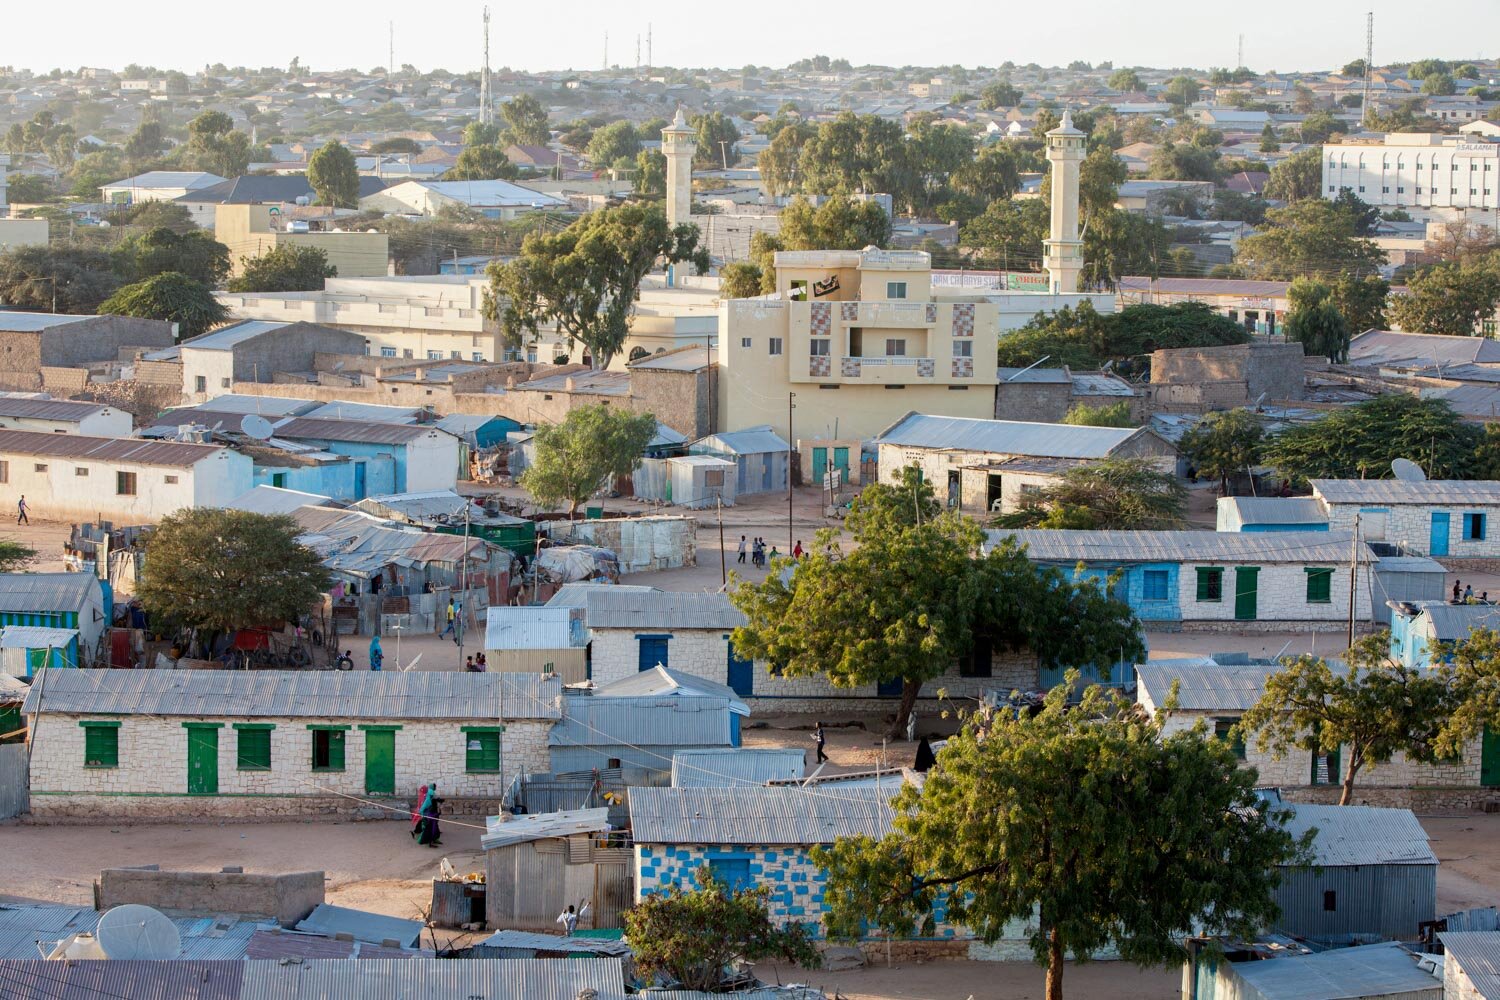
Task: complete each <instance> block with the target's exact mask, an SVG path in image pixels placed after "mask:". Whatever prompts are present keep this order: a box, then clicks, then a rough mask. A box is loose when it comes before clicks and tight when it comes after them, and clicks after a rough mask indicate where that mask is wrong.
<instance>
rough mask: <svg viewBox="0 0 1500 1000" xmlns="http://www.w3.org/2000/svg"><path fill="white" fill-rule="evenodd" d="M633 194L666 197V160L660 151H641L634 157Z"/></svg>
mask: <svg viewBox="0 0 1500 1000" xmlns="http://www.w3.org/2000/svg"><path fill="white" fill-rule="evenodd" d="M635 193H636V194H640V195H646V196H648V197H654V198H664V197H666V194H667V158H666V156H665V155H664V154H663V153H662V151H661V150H659V149H643V150H641V151H640V152H639V153H637V154H636V155H635Z"/></svg>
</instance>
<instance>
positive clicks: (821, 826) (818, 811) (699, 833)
mask: <svg viewBox="0 0 1500 1000" xmlns="http://www.w3.org/2000/svg"><path fill="white" fill-rule="evenodd" d="M893 816H894V812H893V811H892V809H891V803H890V793H889V792H885V791H881V790H880V789H877V788H848V789H841V790H840V791H839V792H838V794H836V795H834V794H830V793H827V792H813V791H810V790H808V789H804V788H794V787H786V786H778V787H767V788H632V789H631V790H630V827H631V835H632V837H633V838H634V840H635V842H636V843H637V844H831V843H833V842H834V840H836V839H837V838H839V837H857V836H861V835H863V836H867V837H874V838H876V839H879V838H880V837H883V836H885V835H886V834H887V833H889V832H890V829H891V820H892V818H893Z"/></svg>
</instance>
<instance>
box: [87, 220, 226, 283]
mask: <svg viewBox="0 0 1500 1000" xmlns="http://www.w3.org/2000/svg"><path fill="white" fill-rule="evenodd" d="M113 257H114V269H115V273H116V274H117V275H119V278H120V280H121V281H122V282H125V283H127V284H129V283H132V282H137V281H144V280H145V279H147V278H150V277H152V276H153V275H157V274H165V273H167V272H168V271H176V272H177V273H179V274H183V275H186V276H187V277H189V278H191V279H193V280H194V281H197V282H200V283H202V284H204V285H215V284H217V283H218V282H220V281H222V280H223V279H224V276H225V275H226V274H228V273H229V248H228V247H226V246H225V245H224V244H222V243H220V242H219V241H218V240H216V239H214V237H213V234H212V233H210V232H207V231H205V230H202V229H194V230H192V231H190V232H187V233H182V234H181V235H179V234H178V233H175V232H173V231H172V230H170V229H168V228H166V227H165V226H158V227H156V228H154V229H149V230H147V231H146V232H144V233H141V234H139V235H135V236H128V237H126V238H125V239H123V240H121V241H120V243H119V244H117V245H116V246H115V249H114V253H113Z"/></svg>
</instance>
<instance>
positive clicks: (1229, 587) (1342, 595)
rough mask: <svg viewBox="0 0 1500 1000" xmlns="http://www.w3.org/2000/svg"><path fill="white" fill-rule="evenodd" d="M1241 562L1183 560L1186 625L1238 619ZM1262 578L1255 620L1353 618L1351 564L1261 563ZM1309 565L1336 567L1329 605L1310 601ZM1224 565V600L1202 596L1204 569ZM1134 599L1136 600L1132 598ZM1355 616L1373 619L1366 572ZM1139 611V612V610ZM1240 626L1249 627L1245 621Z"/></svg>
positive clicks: (1180, 585)
mask: <svg viewBox="0 0 1500 1000" xmlns="http://www.w3.org/2000/svg"><path fill="white" fill-rule="evenodd" d="M1236 565H1256V564H1228V563H1206V562H1205V563H1183V564H1182V571H1181V573H1179V574H1178V579H1177V581H1176V582H1177V604H1178V606H1179V607H1180V608H1181V610H1182V620H1183V622H1184V623H1187V622H1193V621H1202V622H1234V621H1235V617H1234V603H1235V602H1234V587H1235V568H1236ZM1259 566H1260V573H1259V575H1258V577H1257V580H1256V607H1255V619H1254V621H1258V622H1265V621H1275V622H1347V621H1348V618H1349V567H1348V565H1347V564H1345V565H1342V566H1340V565H1334V564H1329V563H1315V564H1303V563H1261V564H1259ZM1309 566H1312V567H1313V568H1328V569H1332V570H1333V578H1332V579H1331V580H1330V581H1329V588H1328V591H1329V600H1328V602H1327V603H1325V604H1309V603H1308V601H1307V573H1306V570H1307V568H1308V567H1309ZM1200 567H1201V568H1204V569H1209V568H1218V569H1222V570H1223V571H1224V573H1223V580H1222V585H1221V592H1222V596H1221V597H1220V599H1219V600H1218V601H1199V600H1198V569H1199V568H1200ZM1132 603H1133V602H1132ZM1354 603H1355V617H1356V618H1357V619H1359V620H1361V621H1369V620H1370V584H1369V574H1367V573H1365V572H1364V571H1363V570H1361V571H1360V572H1359V573H1357V574H1356V579H1355V602H1354ZM1138 613H1139V612H1138ZM1237 624H1240V625H1244V624H1247V623H1245V622H1239V623H1237Z"/></svg>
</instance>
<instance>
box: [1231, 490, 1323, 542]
mask: <svg viewBox="0 0 1500 1000" xmlns="http://www.w3.org/2000/svg"><path fill="white" fill-rule="evenodd" d="M1216 527H1217V528H1218V530H1219V531H1241V532H1245V533H1247V534H1254V533H1256V532H1260V531H1327V530H1328V512H1327V511H1325V510H1324V509H1323V506H1322V505H1321V504H1319V503H1318V501H1316V500H1314V499H1313V498H1312V497H1220V498H1219V504H1218V522H1217V524H1216Z"/></svg>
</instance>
